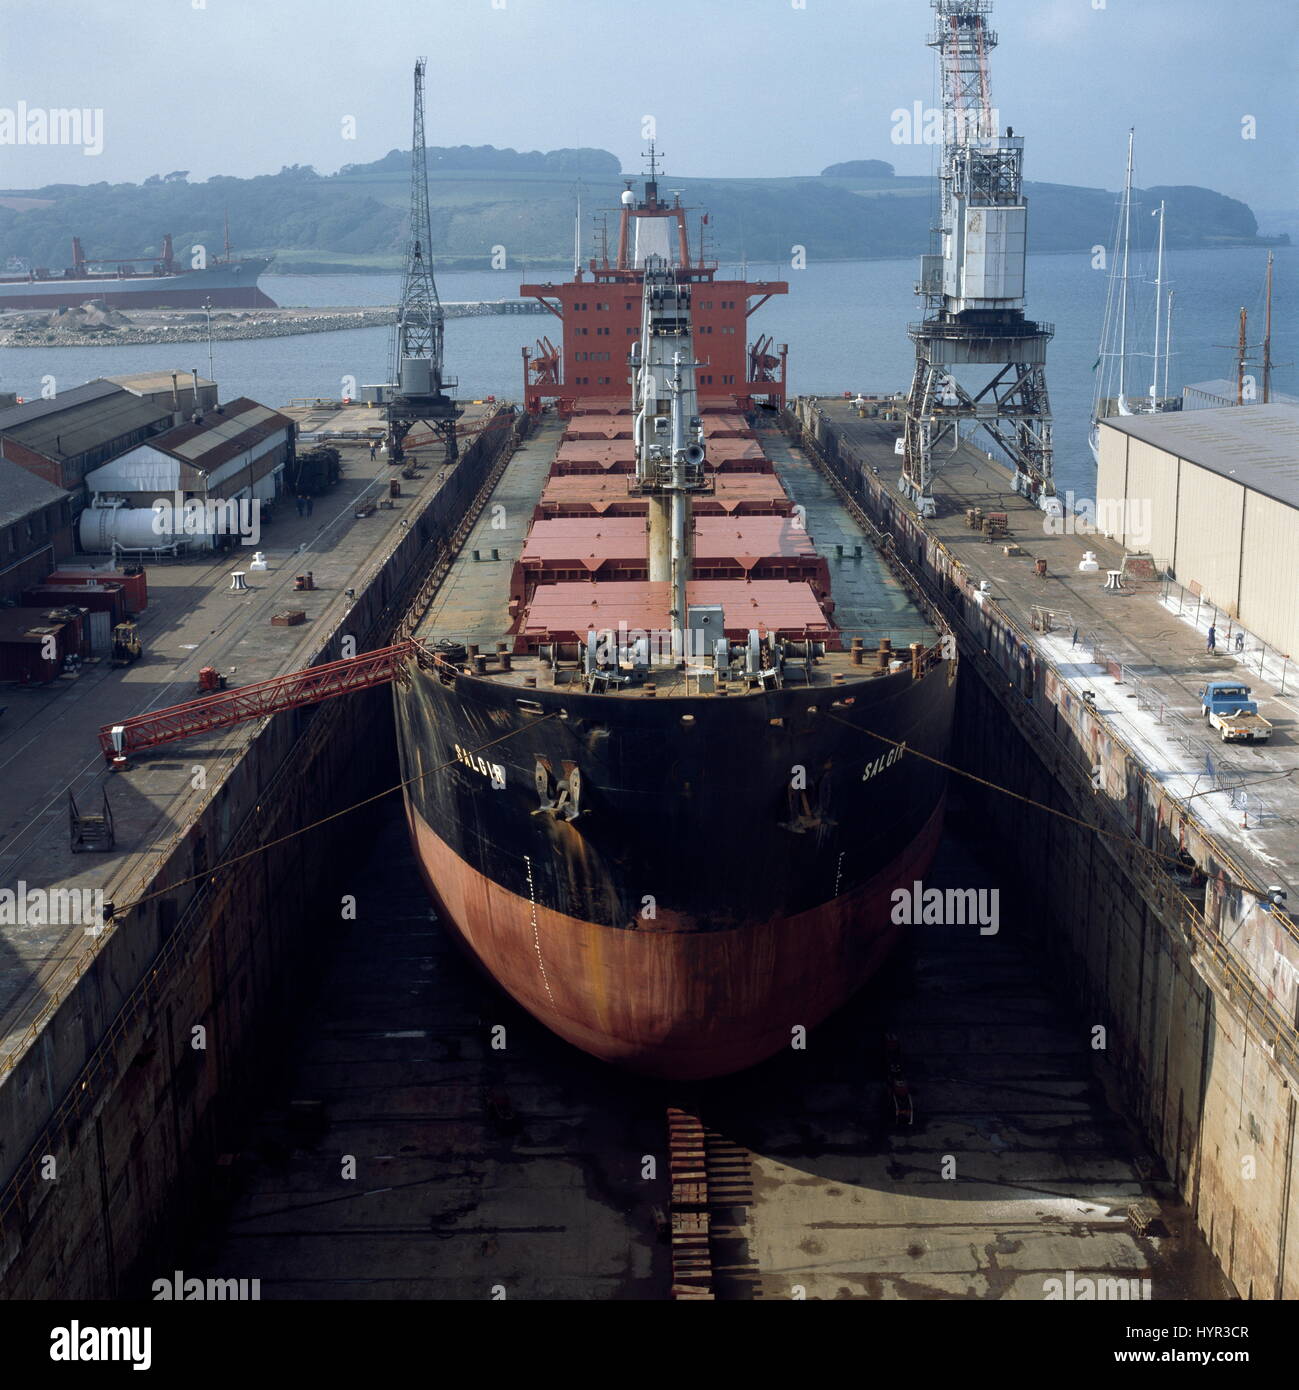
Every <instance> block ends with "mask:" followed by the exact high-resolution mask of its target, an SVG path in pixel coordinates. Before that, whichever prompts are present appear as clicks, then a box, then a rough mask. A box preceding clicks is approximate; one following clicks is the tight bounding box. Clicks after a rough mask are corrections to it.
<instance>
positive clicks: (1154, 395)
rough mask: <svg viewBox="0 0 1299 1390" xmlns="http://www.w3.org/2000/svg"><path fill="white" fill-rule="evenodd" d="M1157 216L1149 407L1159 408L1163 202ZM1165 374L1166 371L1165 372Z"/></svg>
mask: <svg viewBox="0 0 1299 1390" xmlns="http://www.w3.org/2000/svg"><path fill="white" fill-rule="evenodd" d="M1152 215H1153V216H1155V217H1158V218H1159V260H1158V262H1157V266H1156V270H1155V361H1154V366H1153V367H1152V368H1151V374H1150V408H1151V410H1158V409H1159V329H1160V326H1161V325H1160V320H1161V319H1162V317H1163V310H1164V204H1163V203H1162V202H1161V203H1160V204H1159V211H1158V212H1156V213H1153V214H1152ZM1165 375H1167V373H1165Z"/></svg>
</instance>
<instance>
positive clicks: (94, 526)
mask: <svg viewBox="0 0 1299 1390" xmlns="http://www.w3.org/2000/svg"><path fill="white" fill-rule="evenodd" d="M158 515H159V514H158V513H157V512H155V511H154V509H153V508H152V507H88V508H87V509H86V510H85V511H84V512H82V513H81V521H80V526H79V535H80V539H81V548H82V550H84V551H85V552H86V553H87V554H89V555H109V554H112V552H113V551H114V550H115V549H116V550H165V549H169V548H170V547H172V546H179V547H180V548H181V549H182V550H184V549H190V548H193V547H198V546H207V547H209V548H210V547H211V546H212V543H213V537H212V536H211V535H210V534H197V535H195V534H185V533H182V534H180V535H176V534H175V533H174V532H173V531H172V530H170V529H168V530H166V531H163V532H162V533H161V534H159V532H158V531H156V530H155V529H154V525H155V523H156V521H157V519H158ZM164 515H166V516H167V518H168V520H169V521H170V520H171V516H170V514H169V513H164ZM191 524H192V523H191Z"/></svg>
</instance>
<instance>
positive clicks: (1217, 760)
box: [791, 401, 1299, 1298]
mask: <svg viewBox="0 0 1299 1390" xmlns="http://www.w3.org/2000/svg"><path fill="white" fill-rule="evenodd" d="M791 429H792V430H793V431H794V433H795V434H796V435H797V437H798V439H799V440H800V442H802V443H803V444H804V445H805V446H806V447H807V448H808V449H809V451H811V452H812V453H813V454H814V455H815V457H816V458H817V460H818V461H819V462H820V464H821V466H822V467H823V468H824V469H825V470H826V472H827V475H828V476H832V477H834V478H835V479H836V480H837V482H838V485H839V486H840V488H841V490H842V493H843V495H845V496H846V497H849V498H851V499H852V500H853V501H854V502H855V503H856V504H857V505H858V506H859V507H860V508H861V510H862V512H863V514H865V515H866V516H867V517H868V518H869V520H870V521H871V522H872V523H873V524H874V526H875V527H876V528H877V529H878V530H879V531H880V532H881V533H884V534H886V535H887V536H888V537H889V544H891V545H892V546H893V548H894V550H895V551H896V553H897V554H898V556H899V558H901V559H902V561H903V562H904V563H905V564H906V566H907V567H908V569H909V570H910V571H911V572H912V573H913V574H915V575H916V577H917V579H918V580H919V581H920V582H921V583H922V584H923V585H924V586H925V587H926V589H927V590H928V591H929V592H930V593H931V595H932V596H933V597H934V598H935V599H936V600H937V601H938V602H940V604H942V606H943V607H944V611H945V612H946V613H947V614H948V615H949V617H950V618H951V620H952V621H953V626H954V628H955V630H956V632H957V634H958V637H959V638H960V641H961V650H962V655H963V657H965V658H966V660H965V662H964V665H965V668H966V669H965V671H964V673H963V679H962V681H961V685H960V688H961V692H962V694H961V704H960V709H959V710H958V732H957V739H956V741H955V743H954V748H955V749H956V750H958V755H959V756H957V757H956V758H955V761H956V763H957V764H958V765H959V766H960V767H961V768H962V769H964V770H965V771H967V772H969V773H971V774H974V775H975V776H977V777H980V778H983V779H985V781H986V782H987V783H991V784H995V785H996V786H997V787H1002V788H1009V789H1010V791H1011V792H1013V793H1016V794H1017V797H1016V796H1011V795H1006V794H1005V793H1004V792H1001V791H997V790H994V789H992V787H988V788H985V791H984V793H983V794H982V795H981V797H980V802H981V805H982V808H983V810H984V812H985V813H986V815H987V817H988V821H989V824H990V825H992V826H995V827H996V828H997V831H998V833H999V835H1000V837H1001V841H1002V843H1003V845H1004V852H1005V854H1006V856H1007V858H1008V860H1014V861H1016V862H1018V863H1019V864H1020V865H1026V866H1030V872H1029V873H1028V874H1027V875H1026V878H1025V891H1026V892H1028V893H1029V894H1030V895H1031V898H1032V901H1033V905H1034V913H1033V915H1034V917H1035V920H1036V921H1037V923H1038V928H1039V932H1040V944H1041V948H1042V950H1043V951H1044V952H1045V953H1046V955H1047V956H1048V958H1049V959H1050V960H1051V961H1052V962H1053V964H1054V966H1055V967H1056V968H1058V969H1061V970H1063V972H1064V973H1065V975H1066V977H1067V978H1068V979H1069V980H1070V982H1071V986H1072V989H1073V991H1074V994H1075V997H1076V998H1077V999H1078V1000H1079V1001H1080V1002H1081V1004H1082V1006H1083V1008H1084V1009H1085V1010H1086V1011H1087V1012H1088V1013H1089V1014H1090V1016H1091V1017H1093V1018H1094V1020H1095V1025H1096V1026H1097V1027H1099V1028H1101V1029H1102V1030H1103V1032H1102V1033H1100V1034H1098V1035H1097V1036H1098V1038H1100V1039H1102V1040H1103V1042H1102V1045H1101V1046H1100V1047H1099V1048H1098V1049H1097V1051H1096V1055H1095V1060H1096V1063H1097V1066H1098V1067H1099V1068H1100V1070H1101V1072H1102V1073H1103V1074H1105V1075H1107V1076H1108V1077H1109V1078H1110V1079H1111V1080H1112V1081H1113V1082H1114V1083H1115V1085H1116V1087H1117V1089H1118V1092H1119V1093H1120V1094H1121V1095H1122V1097H1123V1100H1124V1103H1125V1105H1126V1106H1127V1107H1129V1108H1130V1111H1131V1113H1133V1114H1134V1116H1136V1117H1137V1119H1138V1121H1139V1123H1141V1125H1142V1126H1143V1128H1144V1129H1145V1132H1146V1134H1147V1137H1148V1139H1149V1141H1150V1142H1151V1144H1152V1147H1153V1148H1154V1150H1155V1151H1156V1152H1157V1153H1158V1154H1159V1156H1160V1159H1161V1161H1162V1162H1163V1163H1164V1164H1165V1166H1166V1168H1167V1171H1168V1173H1169V1175H1170V1177H1171V1179H1172V1181H1173V1182H1174V1183H1175V1184H1176V1185H1177V1187H1178V1189H1179V1190H1180V1191H1181V1192H1182V1193H1183V1195H1184V1197H1185V1198H1186V1200H1187V1202H1188V1205H1189V1207H1190V1209H1191V1211H1192V1213H1193V1215H1194V1219H1195V1220H1196V1222H1197V1223H1198V1225H1199V1226H1200V1228H1201V1230H1203V1232H1204V1233H1205V1235H1206V1237H1207V1239H1208V1241H1209V1244H1210V1247H1211V1248H1212V1250H1213V1252H1214V1254H1215V1255H1216V1256H1217V1257H1218V1258H1219V1260H1220V1261H1221V1262H1222V1266H1223V1269H1224V1272H1225V1273H1226V1274H1227V1276H1228V1277H1229V1278H1230V1279H1231V1280H1232V1282H1233V1284H1234V1285H1235V1287H1236V1288H1237V1290H1238V1291H1239V1292H1240V1293H1241V1296H1242V1297H1253V1298H1290V1297H1295V1296H1296V1294H1297V1293H1299V1247H1297V1245H1296V1240H1295V1238H1294V1234H1293V1233H1294V1231H1295V1221H1294V1219H1293V1218H1295V1217H1296V1216H1299V1184H1296V1182H1295V1181H1294V1179H1295V1176H1296V1172H1295V1170H1296V1153H1295V1119H1296V1106H1295V1087H1296V1086H1297V1085H1299V1040H1297V1039H1296V1034H1295V1019H1296V1009H1297V1007H1299V1003H1297V995H1296V990H1297V987H1299V931H1297V930H1296V926H1295V923H1294V921H1293V919H1292V917H1291V916H1290V914H1289V913H1288V912H1287V911H1286V910H1285V908H1284V907H1278V906H1276V905H1275V904H1274V903H1273V901H1272V895H1271V892H1270V889H1271V888H1272V886H1273V885H1280V886H1281V888H1282V889H1286V888H1288V886H1289V885H1290V884H1292V883H1293V882H1294V875H1295V870H1296V869H1297V868H1299V836H1297V835H1296V833H1295V825H1296V816H1299V789H1296V787H1295V786H1294V778H1293V776H1292V773H1293V772H1294V771H1295V770H1296V769H1297V768H1299V741H1297V740H1296V737H1295V727H1296V724H1295V714H1296V709H1295V705H1294V696H1293V693H1292V692H1291V691H1290V690H1289V689H1287V690H1285V691H1282V690H1281V689H1280V688H1279V686H1280V681H1279V680H1277V681H1276V682H1275V683H1274V681H1273V680H1272V679H1269V678H1268V677H1269V676H1272V675H1274V674H1275V673H1274V670H1273V668H1272V667H1270V666H1268V667H1265V671H1264V675H1263V677H1262V678H1260V676H1259V675H1258V674H1256V673H1255V672H1253V671H1251V670H1249V669H1248V668H1249V664H1250V661H1251V655H1252V647H1251V642H1250V641H1249V639H1247V640H1246V644H1245V652H1244V653H1243V664H1244V667H1245V669H1244V670H1242V666H1241V664H1238V662H1237V659H1236V657H1235V655H1234V653H1233V654H1232V655H1225V654H1223V653H1221V652H1219V653H1217V654H1215V655H1210V654H1208V653H1206V651H1205V647H1204V641H1203V637H1202V636H1201V635H1200V633H1199V632H1198V631H1197V630H1196V628H1195V627H1194V626H1193V624H1192V622H1191V618H1192V615H1191V614H1190V613H1188V612H1186V611H1185V605H1184V604H1183V613H1182V615H1181V616H1180V617H1179V614H1178V612H1177V607H1178V604H1177V602H1176V601H1175V599H1174V598H1173V597H1172V595H1171V593H1170V594H1169V596H1168V597H1167V598H1166V587H1165V586H1164V585H1163V584H1162V583H1160V582H1159V581H1157V580H1148V581H1142V580H1139V579H1136V578H1134V577H1133V575H1132V567H1131V566H1128V567H1127V568H1128V571H1129V573H1128V578H1127V579H1126V580H1125V586H1126V592H1123V593H1118V594H1116V593H1111V592H1106V591H1105V590H1104V589H1103V587H1102V585H1103V583H1104V580H1105V577H1106V571H1109V570H1116V571H1122V570H1124V568H1125V565H1124V557H1123V555H1122V553H1121V552H1120V551H1118V550H1117V549H1116V548H1115V547H1114V546H1113V545H1112V544H1111V543H1110V542H1108V541H1107V540H1106V539H1105V538H1104V537H1103V536H1099V535H1096V534H1085V533H1079V532H1077V531H1076V530H1074V529H1073V528H1072V527H1060V526H1058V525H1056V526H1048V525H1047V524H1046V521H1047V519H1046V517H1045V516H1044V514H1043V513H1042V512H1041V511H1039V510H1038V509H1037V508H1036V507H1034V506H1033V505H1032V504H1030V503H1029V502H1028V501H1026V500H1025V499H1023V498H1021V497H1019V496H1018V495H1017V494H1016V493H1015V492H1014V491H1013V489H1012V487H1011V479H1010V477H1009V474H1008V473H1007V472H1006V470H1004V469H1002V468H1001V467H999V466H998V465H996V464H995V463H992V462H990V461H989V459H988V458H987V456H986V455H985V454H983V453H982V452H981V451H979V450H977V449H974V448H973V447H972V446H970V445H968V444H964V445H962V446H961V449H960V451H959V453H958V454H957V456H956V457H954V458H953V459H951V460H949V461H948V462H947V463H946V465H945V467H944V468H943V470H942V472H941V473H940V475H939V477H938V479H937V481H936V491H937V494H938V497H939V504H940V505H939V512H940V514H939V516H938V517H937V518H936V519H935V520H933V521H927V522H922V521H921V520H920V519H919V518H917V517H916V515H915V513H914V510H913V509H912V508H911V507H910V505H909V504H908V502H907V501H906V499H905V498H904V497H903V496H902V494H901V493H900V492H899V491H898V489H897V487H896V483H897V477H898V474H899V472H900V464H899V460H898V458H897V457H896V455H895V453H894V441H895V440H896V438H897V435H898V426H896V425H889V424H885V423H882V422H879V421H872V420H862V419H859V418H858V417H857V416H856V414H855V412H853V411H852V410H851V407H850V406H848V404H847V403H846V402H828V401H800V402H798V403H797V405H796V407H795V411H794V416H793V417H792V419H791ZM973 507H982V508H983V509H984V510H985V511H986V510H989V509H992V510H998V511H1004V512H1006V513H1007V514H1008V517H1009V528H1010V532H1011V534H1010V536H1009V537H1008V538H1007V539H1006V540H1005V541H997V542H994V543H988V542H987V541H985V539H984V537H983V536H982V535H980V534H978V533H976V532H975V531H973V530H971V529H970V528H969V527H968V525H967V523H966V511H967V509H969V508H973ZM1054 532H1061V533H1060V534H1055V533H1054ZM1008 543H1009V544H1011V545H1013V546H1014V547H1016V548H1017V551H1018V553H1011V554H1007V553H1005V552H1004V550H1003V546H1004V545H1006V544H1008ZM1087 550H1091V551H1093V552H1095V554H1096V557H1097V560H1098V562H1099V573H1096V572H1092V573H1080V572H1079V571H1078V568H1077V566H1078V563H1079V561H1080V560H1081V559H1082V557H1083V554H1084V552H1085V551H1087ZM1038 560H1043V561H1045V566H1046V574H1045V575H1044V576H1041V575H1039V574H1038V573H1037V572H1036V563H1035V562H1036V561H1038ZM984 582H986V584H987V585H988V588H987V589H986V590H984V589H981V584H982V583H984ZM1043 613H1048V614H1051V615H1053V616H1052V617H1051V618H1049V619H1048V620H1047V621H1046V622H1043V621H1042V618H1041V615H1042V614H1043ZM1044 627H1045V628H1048V629H1050V630H1046V631H1043V630H1041V629H1042V628H1044ZM1223 676H1228V677H1230V678H1241V679H1245V680H1247V681H1248V682H1249V683H1250V684H1251V685H1252V686H1253V688H1254V692H1255V694H1256V695H1257V697H1258V698H1259V701H1260V709H1261V711H1262V712H1263V713H1264V714H1265V715H1266V716H1267V717H1268V718H1269V719H1271V720H1272V722H1273V723H1274V725H1275V726H1276V733H1275V734H1274V736H1273V740H1272V742H1271V743H1270V744H1266V745H1262V746H1259V747H1256V748H1251V747H1240V748H1237V747H1232V748H1230V749H1228V750H1224V746H1223V745H1222V744H1221V743H1220V742H1219V741H1218V740H1217V738H1216V737H1212V738H1211V737H1210V735H1209V733H1208V732H1207V729H1206V726H1205V725H1204V724H1203V722H1202V721H1201V720H1200V717H1199V702H1198V699H1197V698H1196V696H1195V691H1196V690H1197V688H1198V685H1199V684H1200V683H1202V682H1203V681H1204V680H1206V679H1214V678H1221V677H1223ZM972 677H973V678H972ZM971 785H972V786H973V785H975V784H973V783H972V784H971ZM1242 793H1243V798H1242ZM1017 798H1018V799H1017ZM1025 798H1027V800H1025ZM1031 803H1039V805H1040V806H1042V807H1045V808H1048V809H1045V810H1043V809H1038V806H1035V805H1033V804H1031ZM1053 813H1055V814H1053Z"/></svg>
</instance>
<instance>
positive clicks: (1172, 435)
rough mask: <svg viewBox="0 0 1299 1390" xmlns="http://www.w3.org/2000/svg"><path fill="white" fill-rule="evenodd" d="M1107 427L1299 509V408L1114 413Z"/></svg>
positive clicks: (1104, 422)
mask: <svg viewBox="0 0 1299 1390" xmlns="http://www.w3.org/2000/svg"><path fill="white" fill-rule="evenodd" d="M1101 424H1102V425H1104V426H1108V427H1109V428H1110V429H1115V430H1118V431H1119V432H1120V433H1121V434H1126V435H1130V436H1131V437H1132V438H1134V439H1142V440H1145V441H1146V443H1148V444H1153V445H1154V446H1155V447H1156V448H1157V449H1163V450H1164V451H1165V452H1167V453H1170V454H1175V455H1176V456H1177V457H1178V458H1183V459H1186V460H1187V461H1188V462H1190V463H1196V464H1199V465H1200V467H1201V468H1207V469H1209V470H1210V471H1212V472H1214V473H1218V474H1221V475H1222V476H1223V477H1224V478H1231V479H1233V480H1234V481H1235V482H1238V483H1241V484H1243V485H1244V486H1245V487H1249V488H1253V489H1254V490H1255V491H1256V492H1261V493H1263V494H1264V495H1265V496H1268V497H1273V498H1275V499H1276V500H1277V501H1278V502H1284V503H1285V504H1286V505H1287V506H1290V507H1299V406H1294V405H1251V406H1237V405H1232V406H1223V407H1221V408H1219V409H1216V410H1190V411H1180V410H1179V411H1172V412H1170V413H1168V414H1162V415H1123V416H1118V415H1111V416H1109V417H1108V418H1106V419H1104V420H1102V421H1101Z"/></svg>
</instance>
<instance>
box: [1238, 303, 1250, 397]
mask: <svg viewBox="0 0 1299 1390" xmlns="http://www.w3.org/2000/svg"><path fill="white" fill-rule="evenodd" d="M1248 318H1249V316H1248V314H1246V312H1245V310H1244V308H1243V307H1242V309H1241V311H1240V341H1239V342H1238V343H1237V344H1236V404H1237V405H1244V404H1245V352H1246V347H1245V325H1246V323H1247V321H1248Z"/></svg>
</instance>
